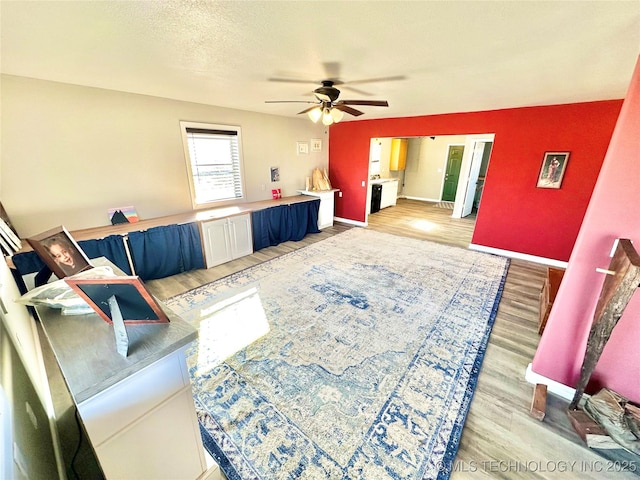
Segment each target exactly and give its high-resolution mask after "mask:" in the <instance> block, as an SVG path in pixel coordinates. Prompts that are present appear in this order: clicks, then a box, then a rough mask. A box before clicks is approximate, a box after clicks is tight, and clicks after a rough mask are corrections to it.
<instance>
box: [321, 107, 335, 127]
mask: <svg viewBox="0 0 640 480" xmlns="http://www.w3.org/2000/svg"><path fill="white" fill-rule="evenodd" d="M332 110H333V109H332ZM333 121H334V120H333V116H332V115H331V110H329V109H328V108H325V109H324V112H323V113H322V123H323V124H324V125H327V126H329V125H331V124H332V123H333Z"/></svg>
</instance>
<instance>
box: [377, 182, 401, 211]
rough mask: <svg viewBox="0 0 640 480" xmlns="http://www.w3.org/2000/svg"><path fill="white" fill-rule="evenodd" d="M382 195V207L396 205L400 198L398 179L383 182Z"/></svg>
mask: <svg viewBox="0 0 640 480" xmlns="http://www.w3.org/2000/svg"><path fill="white" fill-rule="evenodd" d="M381 185H382V196H381V198H380V208H385V207H390V206H392V205H395V204H396V203H397V200H398V181H397V180H387V181H385V182H383V183H382V184H381Z"/></svg>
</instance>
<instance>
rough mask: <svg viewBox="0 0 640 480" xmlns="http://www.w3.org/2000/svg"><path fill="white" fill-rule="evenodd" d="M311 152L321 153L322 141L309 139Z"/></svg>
mask: <svg viewBox="0 0 640 480" xmlns="http://www.w3.org/2000/svg"><path fill="white" fill-rule="evenodd" d="M311 151H312V152H321V151H322V139H320V138H312V139H311Z"/></svg>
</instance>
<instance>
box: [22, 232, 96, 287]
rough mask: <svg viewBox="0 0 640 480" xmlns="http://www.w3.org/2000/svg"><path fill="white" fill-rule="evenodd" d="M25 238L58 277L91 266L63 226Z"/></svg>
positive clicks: (73, 273) (66, 275) (72, 273)
mask: <svg viewBox="0 0 640 480" xmlns="http://www.w3.org/2000/svg"><path fill="white" fill-rule="evenodd" d="M26 240H27V243H29V245H31V248H33V250H34V251H35V252H36V253H37V254H38V256H39V257H40V258H41V259H42V261H43V262H44V263H45V265H46V266H47V267H49V269H50V270H51V271H52V272H53V273H54V274H55V275H56V276H57V277H58V278H64V277H68V276H70V275H75V274H76V273H79V272H83V271H85V270H88V269H90V268H93V265H91V262H90V261H89V258H88V257H87V255H86V254H85V253H84V252H83V251H82V249H81V248H80V246H79V245H78V243H77V242H76V241H75V240H74V239H73V237H72V236H71V234H70V233H69V231H68V230H67V229H66V228H65V227H64V226H59V227H56V228H52V229H51V230H47V231H46V232H43V233H41V234H39V235H36V236H34V237H30V238H27V239H26Z"/></svg>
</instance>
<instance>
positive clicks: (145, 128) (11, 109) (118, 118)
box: [0, 75, 328, 238]
mask: <svg viewBox="0 0 640 480" xmlns="http://www.w3.org/2000/svg"><path fill="white" fill-rule="evenodd" d="M0 100H1V105H2V117H1V122H2V123H1V126H2V129H1V142H2V143H1V150H0V151H1V154H2V157H1V161H0V162H1V163H0V192H1V195H2V196H1V201H2V204H3V206H4V207H5V209H6V210H7V212H8V214H9V216H10V218H11V221H12V223H13V224H14V226H15V227H16V229H17V230H18V233H19V234H20V236H21V237H23V238H24V237H28V236H31V235H35V234H37V233H40V232H42V231H45V230H48V229H50V228H52V227H56V226H58V225H64V226H66V227H67V228H68V229H69V230H77V229H82V228H90V227H96V226H100V225H108V224H109V219H108V216H107V209H109V208H113V207H123V206H128V205H133V206H135V207H136V209H137V211H138V215H139V216H140V218H142V219H146V218H154V217H158V216H163V215H170V214H175V213H182V212H186V211H189V210H191V201H190V197H189V183H188V180H187V171H186V166H185V160H184V149H183V145H182V139H181V133H180V125H179V122H180V120H186V121H193V122H204V123H218V124H229V125H239V126H240V127H241V128H242V139H243V145H242V147H243V154H244V173H245V187H246V190H247V192H246V196H247V201H250V202H251V201H258V200H266V199H269V198H271V189H272V188H281V189H282V194H283V196H290V195H295V194H296V190H297V189H303V188H304V186H305V177H307V176H310V175H311V172H312V170H313V169H314V168H315V167H320V168H326V167H327V165H328V160H327V159H328V153H327V152H328V136H327V133H326V127H324V126H323V125H316V124H314V123H312V122H310V121H309V120H308V118H307V117H306V116H302V117H300V118H289V117H280V116H275V115H264V114H257V113H251V112H246V111H241V110H233V109H226V108H220V107H214V106H209V105H201V104H196V103H189V102H181V101H175V100H168V99H162V98H156V97H150V96H145V95H136V94H129V93H123V92H116V91H111V90H103V89H97V88H89V87H81V86H75V85H68V84H62V83H55V82H48V81H42V80H35V79H28V78H24V77H16V76H8V75H3V76H2V78H1V83H0ZM312 138H320V139H322V151H321V152H319V153H312V152H310V153H309V154H308V155H297V152H296V142H297V141H307V142H309V141H310V139H312ZM272 166H274V167H279V168H280V182H277V183H271V181H270V167H272ZM263 185H264V189H263Z"/></svg>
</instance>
